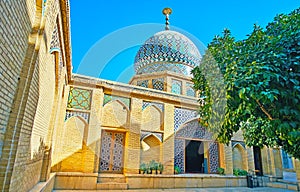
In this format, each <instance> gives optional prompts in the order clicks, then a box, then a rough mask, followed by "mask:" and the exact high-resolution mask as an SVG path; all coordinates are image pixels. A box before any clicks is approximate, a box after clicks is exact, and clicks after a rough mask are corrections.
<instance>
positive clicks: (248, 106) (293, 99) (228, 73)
mask: <svg viewBox="0 0 300 192" xmlns="http://www.w3.org/2000/svg"><path fill="white" fill-rule="evenodd" d="M192 73H193V75H194V79H193V81H194V84H195V89H197V90H199V94H200V103H201V105H202V107H201V108H200V117H201V121H200V123H202V124H203V125H206V126H208V128H209V129H211V130H212V131H213V132H214V133H215V135H216V137H218V139H219V141H221V142H223V143H228V142H229V141H230V139H231V137H232V135H233V133H234V132H236V131H238V130H239V129H242V130H243V134H244V139H245V142H246V144H247V145H248V146H259V147H262V146H269V147H276V146H277V147H278V146H282V147H283V149H284V150H285V151H287V152H288V153H289V154H291V155H292V156H294V157H296V158H298V159H300V150H299V149H300V9H297V10H295V11H293V12H292V13H290V14H287V15H286V14H280V15H277V16H276V17H275V18H274V21H273V22H271V23H269V24H268V25H267V27H266V29H263V28H261V27H259V26H257V25H254V29H253V31H252V33H251V34H250V35H249V36H248V38H246V39H244V40H239V41H236V40H235V39H234V37H232V35H231V33H230V31H229V30H228V29H225V30H224V32H223V35H222V36H216V37H215V38H214V39H213V41H212V42H211V43H210V44H209V45H208V49H207V51H206V53H205V55H204V56H203V59H202V61H201V64H200V66H198V67H196V68H195V69H194V70H193V71H192ZM218 74H221V75H218ZM220 76H222V77H220ZM222 86H223V88H222ZM215 89H217V91H215Z"/></svg>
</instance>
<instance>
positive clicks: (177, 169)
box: [174, 166, 181, 174]
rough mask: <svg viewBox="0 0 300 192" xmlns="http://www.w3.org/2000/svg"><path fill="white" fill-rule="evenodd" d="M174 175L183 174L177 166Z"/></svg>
mask: <svg viewBox="0 0 300 192" xmlns="http://www.w3.org/2000/svg"><path fill="white" fill-rule="evenodd" d="M174 173H175V174H179V173H181V169H180V167H178V166H175V167H174Z"/></svg>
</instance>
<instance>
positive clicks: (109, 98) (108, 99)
mask: <svg viewBox="0 0 300 192" xmlns="http://www.w3.org/2000/svg"><path fill="white" fill-rule="evenodd" d="M115 100H119V101H121V102H122V103H123V104H124V105H126V106H127V107H128V109H130V101H131V100H130V98H127V97H120V96H115V95H108V94H104V101H103V106H104V105H106V104H107V103H109V102H111V101H115Z"/></svg>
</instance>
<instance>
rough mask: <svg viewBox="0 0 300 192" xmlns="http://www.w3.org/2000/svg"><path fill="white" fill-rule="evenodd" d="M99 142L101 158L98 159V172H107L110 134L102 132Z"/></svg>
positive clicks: (110, 141)
mask: <svg viewBox="0 0 300 192" xmlns="http://www.w3.org/2000/svg"><path fill="white" fill-rule="evenodd" d="M103 134H104V135H103V137H102V141H101V158H100V171H109V164H110V148H111V143H112V135H113V134H112V133H111V132H106V131H105V132H103Z"/></svg>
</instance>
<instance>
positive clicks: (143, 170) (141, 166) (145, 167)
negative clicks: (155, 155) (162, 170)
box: [139, 163, 148, 174]
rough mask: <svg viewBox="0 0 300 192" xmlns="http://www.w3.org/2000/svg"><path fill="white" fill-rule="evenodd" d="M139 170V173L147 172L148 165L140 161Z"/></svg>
mask: <svg viewBox="0 0 300 192" xmlns="http://www.w3.org/2000/svg"><path fill="white" fill-rule="evenodd" d="M139 172H140V173H143V174H145V173H147V172H148V166H147V164H145V163H142V164H141V165H140V170H139Z"/></svg>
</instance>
